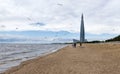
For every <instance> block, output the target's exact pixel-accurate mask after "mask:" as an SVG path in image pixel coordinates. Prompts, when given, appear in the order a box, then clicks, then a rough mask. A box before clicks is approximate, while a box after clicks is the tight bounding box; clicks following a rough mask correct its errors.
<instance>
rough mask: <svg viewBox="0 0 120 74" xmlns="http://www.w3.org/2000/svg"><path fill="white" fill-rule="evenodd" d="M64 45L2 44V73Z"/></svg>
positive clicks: (0, 57) (0, 53) (0, 69)
mask: <svg viewBox="0 0 120 74" xmlns="http://www.w3.org/2000/svg"><path fill="white" fill-rule="evenodd" d="M65 46H66V45H63V44H46V45H45V44H0V73H1V72H3V71H5V70H7V69H9V68H11V67H13V66H16V65H19V64H20V63H21V62H23V61H25V60H29V59H33V58H35V57H38V56H41V55H43V54H48V53H52V52H55V51H57V50H58V49H61V48H63V47H65Z"/></svg>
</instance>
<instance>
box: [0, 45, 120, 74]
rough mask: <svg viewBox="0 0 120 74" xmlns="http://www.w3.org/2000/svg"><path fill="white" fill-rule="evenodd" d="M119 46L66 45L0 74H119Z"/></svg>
mask: <svg viewBox="0 0 120 74" xmlns="http://www.w3.org/2000/svg"><path fill="white" fill-rule="evenodd" d="M119 54H120V44H116V43H115V44H114V43H111V44H105V43H103V44H84V46H83V47H79V46H77V47H76V48H73V47H72V46H70V45H69V46H67V47H64V48H62V49H59V50H58V51H56V52H53V53H50V54H47V55H45V56H40V57H38V58H35V59H31V60H27V61H25V62H22V63H21V64H20V65H19V66H16V67H12V68H11V69H9V70H7V71H5V72H4V73H1V74H119V73H120V71H119V70H120V55H119Z"/></svg>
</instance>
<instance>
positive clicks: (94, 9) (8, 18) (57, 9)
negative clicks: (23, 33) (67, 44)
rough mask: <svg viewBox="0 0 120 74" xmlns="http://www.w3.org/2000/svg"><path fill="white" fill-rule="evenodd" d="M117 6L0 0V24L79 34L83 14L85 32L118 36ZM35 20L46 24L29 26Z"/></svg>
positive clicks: (114, 2)
mask: <svg viewBox="0 0 120 74" xmlns="http://www.w3.org/2000/svg"><path fill="white" fill-rule="evenodd" d="M119 5H120V1H119V0H92V1H90V0H71V1H70V0H0V25H5V26H6V27H10V26H11V25H12V26H13V24H14V26H15V27H17V26H19V27H20V28H19V29H21V30H36V29H37V30H46V29H47V30H53V29H54V31H55V30H59V31H60V30H65V31H69V32H71V31H72V32H79V24H80V16H81V14H82V13H84V16H85V27H86V32H87V33H92V34H103V33H109V34H120V25H119V23H120V15H119V13H120V10H119V9H120V6H119ZM28 17H30V19H29V20H28ZM39 21H42V22H44V23H46V25H42V26H43V27H39V28H37V27H34V28H31V25H29V24H31V23H33V22H39ZM8 23H9V24H8ZM36 24H37V23H36ZM21 25H23V26H24V25H25V27H24V29H23V28H22V26H21ZM37 25H38V24H37ZM39 25H41V24H39ZM5 30H9V29H8V28H6V29H5ZM10 30H15V29H14V28H10Z"/></svg>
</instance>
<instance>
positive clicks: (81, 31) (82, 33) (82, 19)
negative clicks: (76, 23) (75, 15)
mask: <svg viewBox="0 0 120 74" xmlns="http://www.w3.org/2000/svg"><path fill="white" fill-rule="evenodd" d="M83 42H85V29H84V18H83V14H82V16H81V26H80V46H81V45H82V43H83Z"/></svg>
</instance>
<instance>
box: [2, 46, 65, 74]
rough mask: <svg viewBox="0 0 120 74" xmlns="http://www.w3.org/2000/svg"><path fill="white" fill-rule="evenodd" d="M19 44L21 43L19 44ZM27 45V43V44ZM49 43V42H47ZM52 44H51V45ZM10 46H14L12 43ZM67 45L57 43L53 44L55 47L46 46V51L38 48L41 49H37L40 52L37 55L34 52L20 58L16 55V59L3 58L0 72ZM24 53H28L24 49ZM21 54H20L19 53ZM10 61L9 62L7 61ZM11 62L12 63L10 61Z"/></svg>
mask: <svg viewBox="0 0 120 74" xmlns="http://www.w3.org/2000/svg"><path fill="white" fill-rule="evenodd" d="M19 45H21V44H19ZM28 45H29V44H28ZM43 45H44V44H43ZM49 45H50V44H49ZM53 45H55V44H53ZM53 45H52V46H53ZM12 46H14V45H13V44H12ZM66 46H67V45H63V44H62V45H60V44H59V45H58V44H57V46H55V47H50V48H48V49H46V51H44V52H42V53H41V52H40V51H39V50H41V49H39V50H38V52H40V53H39V55H38V53H36V54H37V55H35V56H27V57H26V55H23V56H24V57H23V58H22V57H21V58H20V57H18V58H17V57H16V59H15V58H13V59H11V58H10V60H5V62H3V61H2V62H1V63H0V74H1V73H3V72H5V71H6V70H9V69H11V68H13V67H16V66H19V65H20V64H21V63H22V62H25V61H27V60H32V59H36V58H38V57H42V56H45V55H48V54H51V53H54V52H57V51H58V50H60V49H62V48H64V47H66ZM34 52H36V51H34ZM34 52H33V54H32V55H34ZM22 53H24V52H22ZM25 53H26V54H29V52H27V51H25ZM19 54H21V53H19ZM21 56H22V55H21ZM6 62H8V63H6ZM9 62H10V63H9ZM11 62H13V64H12V63H11Z"/></svg>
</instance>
